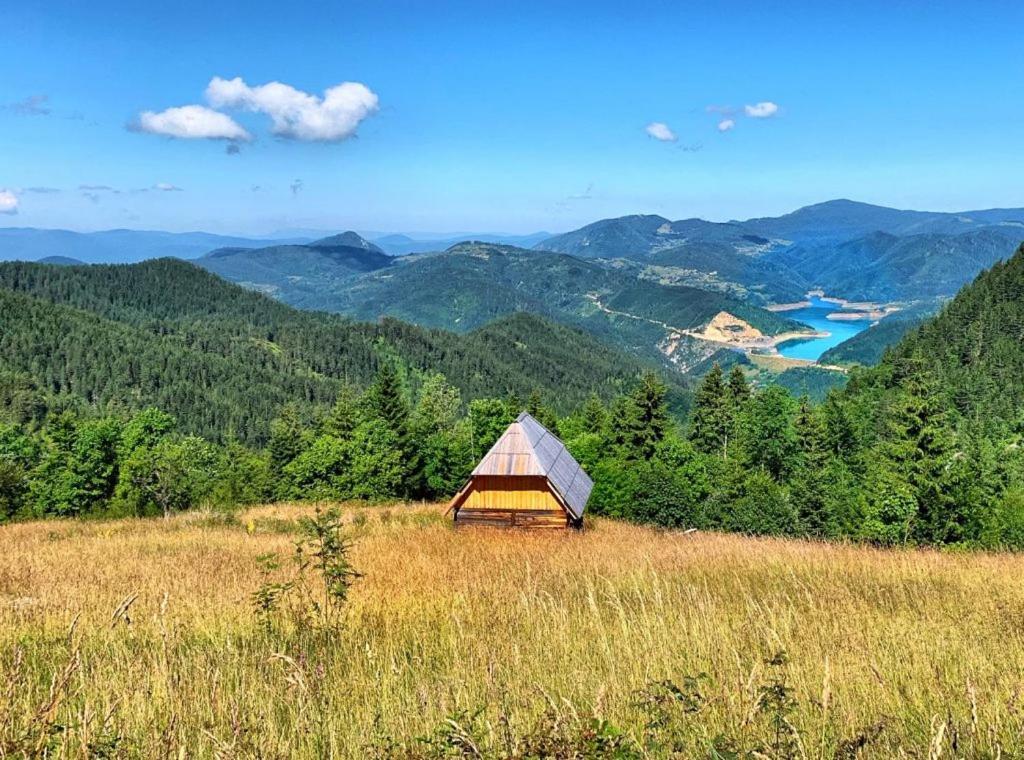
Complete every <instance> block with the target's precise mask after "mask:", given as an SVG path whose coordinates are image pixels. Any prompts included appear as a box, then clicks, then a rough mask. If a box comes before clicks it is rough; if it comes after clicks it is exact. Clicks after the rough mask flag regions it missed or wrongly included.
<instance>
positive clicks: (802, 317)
mask: <svg viewBox="0 0 1024 760" xmlns="http://www.w3.org/2000/svg"><path fill="white" fill-rule="evenodd" d="M809 300H810V302H811V305H810V306H806V307H804V308H802V309H794V310H793V311H787V312H783V314H782V316H785V317H788V318H789V319H793V320H796V321H797V322H803V323H804V324H805V325H807V326H809V327H812V328H814V329H815V330H819V331H822V332H828V333H831V335H829V336H828V337H827V338H811V339H810V340H788V341H786V342H785V343H780V344H779V346H778V351H779V353H780V354H782V355H783V356H787V357H789V358H790V359H810V360H812V361H817V360H818V357H820V356H821V355H822V354H823V353H825V352H826V351H828V350H829V349H830V348H832V346H837V345H839V344H840V343H842V342H843V341H844V340H847V339H848V338H852V337H853V336H854V335H856V334H857V333H859V332H863V331H864V330H866V329H868V328H869V327H871V323H872V320H870V319H858V320H856V321H847V320H836V319H829V318H828V315H829V314H831V313H832V312H833V311H839V310H840V309H839V306H838V305H837V304H834V303H831V302H829V301H823V300H822V299H820V298H818V297H812V298H810V299H809Z"/></svg>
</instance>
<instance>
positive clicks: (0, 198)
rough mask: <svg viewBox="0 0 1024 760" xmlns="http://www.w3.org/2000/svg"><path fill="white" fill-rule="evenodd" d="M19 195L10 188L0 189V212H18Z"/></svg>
mask: <svg viewBox="0 0 1024 760" xmlns="http://www.w3.org/2000/svg"><path fill="white" fill-rule="evenodd" d="M17 213H18V196H17V195H15V194H14V193H12V192H11V191H10V190H4V189H0V214H11V215H13V214H17Z"/></svg>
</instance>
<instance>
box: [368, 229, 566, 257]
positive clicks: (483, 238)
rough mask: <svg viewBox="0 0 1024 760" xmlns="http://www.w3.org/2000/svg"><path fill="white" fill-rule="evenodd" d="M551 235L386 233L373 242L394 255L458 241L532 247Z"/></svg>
mask: <svg viewBox="0 0 1024 760" xmlns="http://www.w3.org/2000/svg"><path fill="white" fill-rule="evenodd" d="M550 237H551V233H549V232H534V233H531V234H529V235H492V234H479V233H472V234H466V235H456V236H452V237H445V238H418V239H417V238H414V237H412V236H409V235H384V236H382V237H377V238H374V240H373V242H375V243H376V244H377V245H379V246H380V247H381V248H383V249H384V250H385V251H386V252H387V253H390V254H391V255H393V256H404V255H405V254H408V253H428V252H434V251H445V250H447V249H449V248H451V247H452V246H453V245H456V244H457V243H462V242H466V241H479V242H482V243H498V244H501V245H514V246H518V247H519V248H532V247H533V246H535V245H536V244H537V243H539V242H541V241H542V240H547V239H548V238H550Z"/></svg>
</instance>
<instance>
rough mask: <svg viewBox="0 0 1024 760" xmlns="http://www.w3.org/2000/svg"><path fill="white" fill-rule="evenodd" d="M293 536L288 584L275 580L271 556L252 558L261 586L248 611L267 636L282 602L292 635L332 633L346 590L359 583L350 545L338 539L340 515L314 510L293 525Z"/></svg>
mask: <svg viewBox="0 0 1024 760" xmlns="http://www.w3.org/2000/svg"><path fill="white" fill-rule="evenodd" d="M298 531H299V538H298V539H297V540H296V541H295V550H294V553H293V555H292V559H293V562H294V567H295V574H294V576H293V577H291V578H290V579H288V580H278V579H276V576H277V574H278V572H279V571H280V569H281V563H280V560H279V558H278V557H277V555H275V554H264V555H261V556H260V557H258V558H257V564H258V567H259V571H260V574H261V576H262V579H263V582H262V583H261V584H260V587H259V588H258V589H257V590H256V591H255V592H254V593H253V595H252V603H253V607H254V609H255V610H256V615H257V617H259V619H260V620H261V621H262V622H263V624H264V626H265V627H266V629H267V631H268V632H269V631H271V630H272V629H273V620H274V618H275V617H276V616H277V615H278V614H279V612H280V611H281V610H282V609H283V608H284V603H285V601H286V600H291V601H292V604H291V605H290V606H289V607H288V610H289V611H290V613H291V615H292V620H293V622H294V624H295V628H296V629H297V630H305V629H307V628H309V627H310V626H313V627H316V628H318V629H320V630H323V631H328V632H335V631H337V629H338V628H339V626H340V623H341V612H342V609H343V608H344V606H345V602H346V601H347V600H348V593H349V589H350V588H351V586H352V584H353V583H354V582H355V580H356V579H357V578H359V573H358V572H356V570H355V568H353V567H352V564H351V562H349V558H348V555H349V550H350V548H351V542H350V541H349V540H348V539H347V538H346V537H345V535H344V531H343V524H342V520H341V514H340V513H339V512H338V510H336V509H328V510H321V509H317V510H316V514H315V515H314V516H313V517H306V518H303V519H302V520H300V521H299V528H298Z"/></svg>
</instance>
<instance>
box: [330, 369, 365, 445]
mask: <svg viewBox="0 0 1024 760" xmlns="http://www.w3.org/2000/svg"><path fill="white" fill-rule="evenodd" d="M361 421H362V411H361V409H360V404H359V391H358V390H356V388H355V386H353V385H350V384H348V383H345V384H344V385H342V386H341V389H340V390H339V391H338V397H337V398H336V399H335V401H334V406H332V407H331V411H330V412H328V414H327V417H326V418H325V419H324V422H323V432H324V434H325V435H329V436H333V437H334V438H340V439H341V440H343V441H345V440H348V439H349V438H351V437H352V431H353V430H355V429H356V427H357V426H358V425H359V423H360V422H361Z"/></svg>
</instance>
